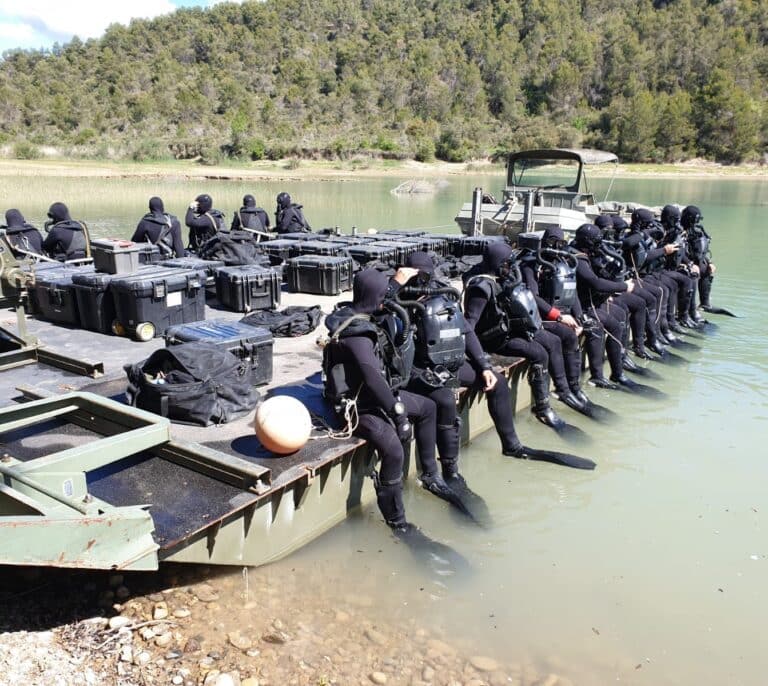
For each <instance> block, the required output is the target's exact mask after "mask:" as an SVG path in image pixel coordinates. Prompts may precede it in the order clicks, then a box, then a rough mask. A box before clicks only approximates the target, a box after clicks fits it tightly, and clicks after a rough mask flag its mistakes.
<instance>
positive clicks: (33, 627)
mask: <svg viewBox="0 0 768 686" xmlns="http://www.w3.org/2000/svg"><path fill="white" fill-rule="evenodd" d="M0 579H1V580H2V581H3V585H2V588H3V589H4V590H3V592H2V593H1V594H0V601H1V602H2V610H0V630H2V631H3V633H2V634H0V684H9V685H10V684H52V685H56V686H93V685H97V684H116V685H118V686H132V685H134V684H135V685H138V686H144V685H149V684H174V685H176V686H283V685H288V686H329V685H331V684H339V685H346V684H388V685H390V686H400V685H402V686H431V685H435V686H502V685H509V686H573V684H572V682H571V681H570V680H569V679H567V678H565V677H562V676H558V675H556V674H554V673H549V672H542V671H540V670H538V669H536V668H535V667H534V666H533V665H531V664H504V663H503V662H501V661H499V660H497V659H496V658H494V657H489V656H486V655H479V654H477V655H472V654H465V653H463V652H462V651H461V650H460V649H459V648H457V646H456V645H454V644H452V643H451V642H450V641H449V640H448V639H447V638H446V637H444V636H441V635H439V634H438V633H437V632H435V631H434V630H430V629H428V628H424V627H420V626H418V625H417V624H416V622H415V620H411V621H409V623H407V624H406V625H403V624H402V623H398V622H392V623H389V622H383V621H380V620H377V619H375V618H373V615H375V612H373V608H374V604H375V599H374V598H372V597H369V596H366V595H364V594H355V593H350V594H349V595H347V596H345V597H342V598H334V599H330V598H322V597H319V596H317V594H316V593H315V591H314V590H311V589H307V591H306V593H305V594H304V595H297V594H296V593H295V592H293V593H292V592H288V593H286V592H285V589H279V588H277V587H276V585H275V584H274V583H270V579H269V576H268V574H266V573H264V572H263V571H262V570H261V569H248V570H246V569H243V570H242V574H238V573H236V572H233V571H232V570H229V571H228V572H227V573H224V574H222V573H218V574H217V572H216V571H215V570H212V569H206V568H199V567H179V566H173V565H169V566H167V567H164V568H163V569H162V570H161V571H160V572H158V573H157V574H136V575H125V576H124V575H122V574H106V573H95V572H91V573H87V572H84V573H81V572H70V573H67V572H65V571H59V570H21V571H18V570H10V569H6V570H3V571H2V572H0ZM132 587H134V588H135V591H134V588H132Z"/></svg>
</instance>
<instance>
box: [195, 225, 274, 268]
mask: <svg viewBox="0 0 768 686" xmlns="http://www.w3.org/2000/svg"><path fill="white" fill-rule="evenodd" d="M197 254H198V256H199V257H200V259H202V260H218V261H221V262H224V264H225V265H227V266H228V267H233V266H238V265H242V264H261V265H263V264H264V263H265V262H266V266H269V258H266V259H265V257H264V255H263V254H262V253H261V251H260V249H259V247H258V246H257V245H256V243H255V241H254V240H253V235H252V234H250V233H248V232H247V231H230V232H229V233H223V232H220V233H217V234H215V235H214V236H212V237H211V238H209V239H208V240H207V241H205V243H203V245H202V246H200V250H198V252H197Z"/></svg>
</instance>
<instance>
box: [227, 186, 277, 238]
mask: <svg viewBox="0 0 768 686" xmlns="http://www.w3.org/2000/svg"><path fill="white" fill-rule="evenodd" d="M240 228H245V229H252V230H254V231H265V232H266V231H269V215H267V212H266V210H264V209H262V208H261V207H256V199H255V198H254V197H253V196H252V195H246V196H245V197H244V198H243V206H242V207H241V208H240V209H239V210H238V211H237V212H235V216H234V217H232V224H231V226H230V227H229V230H230V231H237V230H238V229H240Z"/></svg>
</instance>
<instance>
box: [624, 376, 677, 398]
mask: <svg viewBox="0 0 768 686" xmlns="http://www.w3.org/2000/svg"><path fill="white" fill-rule="evenodd" d="M611 381H612V382H613V383H615V384H618V386H619V387H620V388H621V390H622V391H626V392H628V393H636V394H637V395H642V396H645V397H647V398H656V399H657V400H660V399H662V398H666V397H667V394H666V393H662V392H661V391H660V390H659V389H657V388H654V387H653V386H646V385H645V384H641V383H637V382H636V381H633V380H632V379H630V378H629V377H628V376H627V375H626V374H622V375H621V376H620V377H618V378H615V377H613V376H612V377H611Z"/></svg>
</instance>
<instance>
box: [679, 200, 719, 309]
mask: <svg viewBox="0 0 768 686" xmlns="http://www.w3.org/2000/svg"><path fill="white" fill-rule="evenodd" d="M702 219H704V217H702V215H701V210H700V209H699V208H698V207H696V206H695V205H688V207H686V208H684V209H683V213H682V215H681V217H680V223H681V224H682V225H683V229H684V230H685V240H686V246H687V248H688V255H689V257H690V259H691V262H693V263H694V264H695V265H696V266H697V267H698V268H699V303H700V305H701V308H702V309H703V310H704V311H705V312H706V311H708V310H711V309H712V304H711V302H710V294H711V292H712V281H713V279H714V278H715V272H716V271H717V268H716V267H715V265H714V264H713V263H712V253H711V252H710V249H709V246H710V243H711V240H712V239H711V238H710V236H709V234H708V233H707V231H706V229H705V228H704V225H703V224H702V223H701V221H702ZM723 312H725V311H723Z"/></svg>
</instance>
